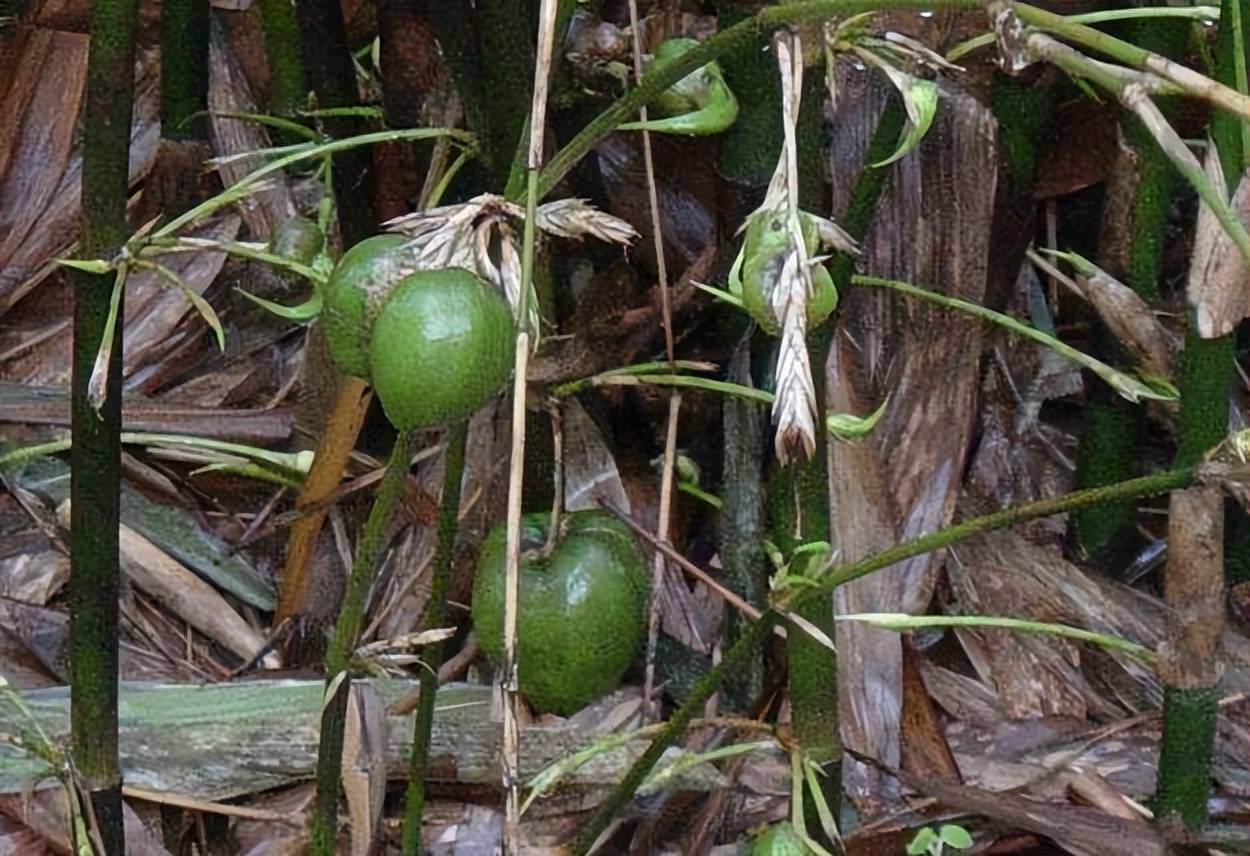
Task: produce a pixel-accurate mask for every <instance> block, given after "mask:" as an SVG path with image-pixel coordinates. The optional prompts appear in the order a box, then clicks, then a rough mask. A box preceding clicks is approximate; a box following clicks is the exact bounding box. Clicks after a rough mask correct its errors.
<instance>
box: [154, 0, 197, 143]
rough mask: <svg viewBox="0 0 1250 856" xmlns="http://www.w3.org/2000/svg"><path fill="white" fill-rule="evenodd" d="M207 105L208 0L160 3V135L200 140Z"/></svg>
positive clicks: (164, 0) (164, 1) (167, 0)
mask: <svg viewBox="0 0 1250 856" xmlns="http://www.w3.org/2000/svg"><path fill="white" fill-rule="evenodd" d="M207 108H208V0H163V2H162V3H161V137H162V138H163V139H166V140H202V139H204V137H205V134H204V111H205V110H206V109H207Z"/></svg>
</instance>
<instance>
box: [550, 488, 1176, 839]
mask: <svg viewBox="0 0 1250 856" xmlns="http://www.w3.org/2000/svg"><path fill="white" fill-rule="evenodd" d="M1197 477H1198V469H1197V468H1196V467H1180V468H1178V469H1174V470H1167V471H1165V472H1161V473H1156V474H1154V475H1150V476H1144V477H1142V478H1138V479H1132V480H1130V481H1126V482H1120V483H1119V484H1114V485H1105V486H1102V487H1096V488H1090V489H1087V490H1079V491H1076V492H1074V493H1069V494H1064V495H1063V496H1058V497H1054V498H1053V499H1043V500H1039V501H1038V502H1031V503H1027V504H1025V505H1018V506H1015V507H1012V508H1007V509H1003V510H1002V511H996V512H994V513H992V514H986V515H983V516H981V517H974V518H972V519H971V520H965V521H964V522H962V523H957V524H954V525H952V526H948V527H946V528H945V529H939V530H938V531H936V532H931V533H929V534H927V535H921V536H920V537H918V538H913V539H911V540H909V541H904V542H902V543H900V544H896V545H895V546H893V547H890V548H888V549H886V550H882V551H881V552H879V553H875V554H874V555H871V556H868V557H866V558H864V559H861V560H860V561H858V562H854V563H852V564H849V565H841V566H838V567H836V568H834V569H832V570H831V571H830V572H829V573H828V574H827V575H825V576H823V577H821V578H820V581H819V583H818V584H817V585H815V586H813V587H811V588H809V589H805V590H803V592H802V593H801V594H799V595H798V596H796V597H795V598H794V599H793V600H792V601H791V602H790V603H788V604H787V606H788V608H789V609H791V610H800V609H804V608H805V607H807V606H808V605H810V604H812V603H815V602H817V601H819V600H822V599H827V598H828V597H829V596H830V594H831V593H832V592H833V590H834V589H835V588H837V587H838V586H840V585H842V584H843V583H846V582H849V581H851V580H854V579H859V578H860V577H865V576H867V575H868V574H871V573H874V572H876V571H879V570H881V569H882V568H888V567H889V566H891V565H894V564H896V563H898V562H901V561H904V560H905V559H910V558H912V557H914V556H921V555H924V554H926V553H931V552H933V551H935V550H941V549H943V548H946V547H949V546H951V545H952V544H957V543H959V542H961V541H964V540H966V539H968V538H971V537H972V536H974V535H978V534H981V533H983V532H992V531H996V530H999V529H1006V528H1008V527H1011V526H1015V525H1018V524H1021V523H1027V522H1028V521H1030V520H1037V519H1039V518H1043V517H1051V516H1053V515H1056V514H1063V513H1067V512H1071V511H1073V510H1075V509H1078V508H1088V507H1091V506H1097V505H1101V504H1103V503H1106V502H1110V501H1116V500H1121V499H1132V498H1136V497H1144V496H1156V495H1158V494H1163V493H1168V492H1169V491H1172V490H1177V489H1179V488H1183V487H1187V486H1189V485H1191V484H1193V483H1194V481H1195V480H1196V479H1197ZM779 618H780V616H779V615H778V613H777V612H776V610H774V609H772V608H770V609H768V610H765V612H764V614H763V615H761V616H760V617H759V618H758V619H757V620H756V621H753V622H752V623H751V624H749V625H748V626H747V627H746V628H745V630H744V631H743V634H742V636H741V638H739V640H738V641H737V642H736V643H735V644H734V645H733V646H732V647H730V648H728V649H727V650H726V651H725V654H724V656H723V657H722V658H721V661H720V663H718V664H717V665H715V666H713V667H712V669H711V670H710V671H709V672H708V674H707V676H706V677H705V678H704V679H703V680H702V681H700V682H699V684H698V685H697V686H695V688H694V690H693V691H692V692H691V694H690V696H689V697H688V698H686V700H685V701H684V702H683V703H682V705H681V706H680V707H679V708H678V709H677V710H676V711H675V712H674V713H673V715H672V716H671V717H669V720H668V724H667V725H665V727H664V728H663V730H661V732H660V733H659V734H658V735H657V736H656V737H655V739H654V740H652V742H651V744H650V745H649V746H648V747H647V748H646V750H645V751H644V752H643V754H642V755H641V756H639V758H638V760H637V761H635V762H634V764H633V766H632V767H630V768H629V771H628V772H627V773H626V774H625V776H624V777H623V778H622V779H621V781H620V782H619V783H618V784H617V786H616V787H615V788H613V790H612V793H611V794H609V795H608V797H607V798H606V799H605V800H604V801H603V802H602V803H600V805H599V808H598V809H596V811H595V813H594V814H593V815H591V817H590V818H589V819H588V820H587V821H586V823H585V824H584V825H583V826H582V828H581V829H579V830H578V833H577V837H576V839H575V840H574V842H573V844H572V851H573V852H574V853H577V854H584V853H586V852H587V851H588V850H589V849H590V847H591V845H592V844H594V842H595V840H596V839H597V838H598V837H599V834H600V833H601V832H602V831H603V830H604V829H606V828H607V826H608V824H609V823H610V822H611V821H612V818H613V817H615V816H616V814H617V813H618V812H619V811H620V810H621V808H622V807H624V805H625V803H626V802H628V801H629V800H630V799H631V798H632V797H633V795H634V792H635V791H636V790H637V789H638V786H639V785H641V784H642V781H643V779H644V778H646V775H647V773H648V772H649V771H650V770H651V768H652V767H653V766H655V763H656V761H658V760H659V759H660V756H661V755H662V754H664V752H665V751H666V750H667V749H668V747H670V746H672V745H673V744H675V743H676V742H677V740H678V739H680V738H681V736H682V734H683V733H685V730H686V727H687V726H689V724H690V722H691V720H693V719H694V717H695V716H697V715H698V714H699V712H700V711H701V710H702V709H703V704H704V702H706V701H707V700H708V698H710V697H711V695H712V694H713V693H714V692H716V691H717V690H718V689H720V687H721V685H722V684H723V683H724V681H725V678H726V676H727V675H728V674H731V673H732V672H733V671H734V670H736V669H738V668H741V666H742V665H743V664H744V663H746V662H748V660H749V658H750V657H752V656H754V654H755V652H754V649H755V648H756V647H757V646H759V645H760V644H761V643H762V642H763V641H764V640H765V639H766V638H768V636H769V634H770V633H771V630H772V627H773V625H774V624H775V623H776V622H777V621H778V620H779Z"/></svg>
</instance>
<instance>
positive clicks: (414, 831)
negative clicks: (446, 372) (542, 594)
mask: <svg viewBox="0 0 1250 856" xmlns="http://www.w3.org/2000/svg"><path fill="white" fill-rule="evenodd" d="M446 436H447V457H446V458H445V459H444V461H443V494H442V497H441V499H440V505H439V510H438V535H437V538H438V544H437V546H436V547H435V552H434V568H433V572H432V576H431V579H430V599H429V601H428V603H427V605H426V608H425V620H424V622H422V623H423V625H424V626H425V628H426V629H429V630H433V629H436V628H439V627H442V626H443V624H444V623H445V622H446V619H447V586H448V583H449V582H450V580H451V569H452V555H453V552H454V548H455V542H456V526H457V524H458V523H459V520H460V487H461V482H462V481H463V476H464V449H465V445H466V442H467V440H468V436H469V424H468V423H467V422H462V423H460V424H459V425H457V426H455V427H453V428H451V429H449V430H448V431H447V432H446ZM443 648H444V645H443V643H442V642H435V643H433V644H432V645H430V646H428V647H427V648H426V649H425V663H424V666H425V667H424V668H423V669H422V670H421V692H420V695H419V696H418V698H417V716H416V721H415V723H414V724H413V734H412V754H411V755H410V756H409V761H408V793H407V797H406V801H405V807H404V830H403V837H402V840H401V842H400V852H402V853H404V854H406V856H416V854H418V853H420V852H421V817H422V815H423V814H424V812H425V772H426V766H427V764H428V763H429V759H430V733H431V731H432V729H433V727H434V698H435V693H436V692H437V690H438V669H439V667H440V666H441V665H442V663H443Z"/></svg>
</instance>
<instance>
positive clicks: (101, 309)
mask: <svg viewBox="0 0 1250 856" xmlns="http://www.w3.org/2000/svg"><path fill="white" fill-rule="evenodd" d="M138 6H139V4H138V2H137V0H97V2H96V3H95V4H93V6H92V9H91V23H90V32H91V47H90V53H89V58H88V64H87V93H86V108H85V111H84V116H83V128H84V138H83V156H82V159H83V165H82V220H81V223H82V230H81V236H80V242H79V248H80V251H81V253H82V255H83V257H84V258H103V259H108V258H111V257H112V256H113V255H114V254H115V253H116V252H117V251H118V250H119V249H120V248H121V246H122V244H123V243H124V242H125V240H126V235H127V231H128V230H127V224H126V197H127V188H128V184H129V172H128V161H129V152H130V122H131V111H132V106H133V103H134V65H135V31H136V29H137V26H138ZM114 280H115V277H114V275H113V274H111V273H110V274H102V275H93V274H86V273H75V274H74V275H73V281H74V321H73V326H74V343H73V381H72V383H73V393H72V396H73V398H72V405H71V408H72V409H71V413H72V415H71V423H72V428H71V430H72V437H73V446H72V449H71V451H70V467H71V475H70V495H71V506H70V507H71V509H72V511H71V522H70V582H69V592H70V657H69V660H70V662H69V682H70V687H71V704H70V728H71V754H72V756H73V760H74V764H75V766H76V768H77V770H78V774H79V776H80V777H81V782H82V785H83V789H84V791H85V792H86V796H87V798H88V802H89V805H88V806H87V810H88V814H89V816H92V817H94V821H95V823H94V826H95V831H96V832H98V834H99V838H100V841H101V842H102V844H103V846H104V847H105V848H106V849H107V851H108V852H109V853H113V854H121V853H123V852H124V848H125V841H124V836H123V827H122V799H121V784H122V774H121V767H120V763H119V761H118V753H117V664H118V651H117V634H118V586H119V579H120V575H121V566H120V553H119V542H118V539H119V537H120V536H119V523H120V517H119V502H120V491H121V482H120V469H121V398H122V397H121V356H122V326H123V317H122V306H121V301H120V300H119V301H118V304H117V312H116V317H115V318H114V319H113V320H114V323H113V325H112V328H111V329H112V337H111V341H109V342H103V343H102V339H103V337H104V335H105V331H106V330H108V329H110V327H109V314H110V310H111V307H112V302H113V301H112V297H113V290H114ZM119 285H120V284H119ZM102 344H103V347H106V348H109V349H110V351H109V360H108V362H107V371H106V375H105V383H104V399H103V402H102V404H101V406H100V409H99V410H98V411H97V410H95V409H94V408H93V407H92V406H91V403H90V380H91V375H92V371H93V369H94V366H95V362H96V355H97V352H98V351H99V350H100V349H101V347H102ZM74 828H75V832H77V829H78V825H77V824H75V826H74ZM74 837H75V838H77V835H76V834H75V836H74ZM77 845H78V846H89V845H88V844H87V842H83V841H78V842H77Z"/></svg>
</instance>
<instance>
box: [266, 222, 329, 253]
mask: <svg viewBox="0 0 1250 856" xmlns="http://www.w3.org/2000/svg"><path fill="white" fill-rule="evenodd" d="M324 244H325V236H324V235H322V234H321V230H320V229H319V228H317V224H316V223H314V222H313V221H312V220H309V219H308V218H307V217H301V216H299V215H298V214H296V215H295V216H294V217H291V218H290V219H288V220H284V221H283V222H282V224H281V225H279V226H278V228H276V229H274V230H273V234H271V235H270V236H269V252H271V253H273V254H274V255H275V256H282V258H284V259H290V260H291V261H293V262H299V263H300V264H302V265H308V264H312V261H313V259H315V258H317V254H318V253H320V252H321V247H322V246H323V245H324Z"/></svg>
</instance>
